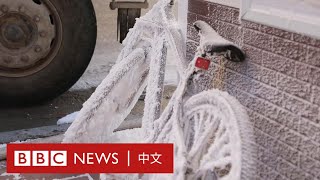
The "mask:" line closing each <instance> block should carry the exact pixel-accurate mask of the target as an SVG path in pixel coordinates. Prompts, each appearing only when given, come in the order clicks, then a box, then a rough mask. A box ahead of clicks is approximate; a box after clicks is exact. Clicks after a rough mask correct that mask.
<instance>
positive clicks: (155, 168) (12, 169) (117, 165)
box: [7, 144, 173, 173]
mask: <svg viewBox="0 0 320 180" xmlns="http://www.w3.org/2000/svg"><path fill="white" fill-rule="evenodd" d="M7 172H8V173H173V144H9V145H8V146H7Z"/></svg>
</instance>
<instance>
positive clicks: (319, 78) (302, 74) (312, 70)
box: [296, 62, 320, 86]
mask: <svg viewBox="0 0 320 180" xmlns="http://www.w3.org/2000/svg"><path fill="white" fill-rule="evenodd" d="M296 77H297V79H300V80H303V81H306V82H309V83H311V84H314V85H317V86H320V68H316V67H314V66H310V65H307V64H304V63H298V62H297V63H296Z"/></svg>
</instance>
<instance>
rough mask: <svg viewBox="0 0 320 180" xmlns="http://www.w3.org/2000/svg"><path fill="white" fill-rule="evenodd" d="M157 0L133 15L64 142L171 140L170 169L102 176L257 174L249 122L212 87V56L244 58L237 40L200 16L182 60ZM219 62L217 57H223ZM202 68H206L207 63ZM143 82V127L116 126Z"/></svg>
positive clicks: (164, 4) (168, 10)
mask: <svg viewBox="0 0 320 180" xmlns="http://www.w3.org/2000/svg"><path fill="white" fill-rule="evenodd" d="M172 7H173V1H170V0H160V1H159V2H158V3H157V4H156V5H155V6H154V7H153V8H152V10H151V11H150V12H148V13H147V14H146V15H145V16H143V17H141V18H140V19H137V22H136V25H135V26H134V28H133V29H131V30H130V32H129V34H128V36H127V38H126V39H125V41H124V45H125V47H124V49H123V50H122V52H121V54H120V55H119V58H118V61H117V63H116V64H115V66H114V67H113V68H112V70H111V72H110V74H109V75H108V76H107V77H106V79H105V80H104V81H103V82H102V84H101V85H100V86H99V87H98V88H97V90H96V92H95V93H94V94H93V95H92V96H91V97H90V99H89V100H88V101H87V102H86V103H85V104H84V106H83V109H82V110H81V111H80V113H79V114H78V117H77V118H76V120H75V121H74V123H73V124H72V125H71V127H70V128H69V129H68V131H67V132H66V134H65V138H64V140H63V142H65V143H79V142H84V143H92V142H96V143H114V142H117V143H122V142H127V143H137V142H138V143H139V142H141V143H174V145H175V167H174V170H175V172H174V174H162V175H159V174H153V175H150V174H146V175H143V176H141V175H140V176H139V175H127V176H126V175H110V174H109V175H107V174H104V175H102V176H101V178H102V179H112V178H114V179H227V180H229V179H230V180H236V179H251V178H252V177H253V176H254V175H255V169H254V168H255V164H254V158H253V157H254V155H255V150H254V148H253V146H251V145H252V143H253V138H252V128H251V126H250V123H249V121H248V116H247V114H246V112H245V110H244V108H243V107H242V106H241V104H240V103H239V102H238V101H237V100H236V99H235V98H233V97H231V96H230V95H228V94H227V93H226V92H222V91H220V90H217V89H213V87H214V84H215V83H212V81H213V79H214V76H215V74H214V73H213V71H214V66H216V65H215V64H214V63H211V65H208V62H210V61H215V60H219V59H229V60H232V61H242V60H244V58H245V57H244V53H243V52H242V51H241V50H240V48H238V47H237V46H236V45H235V44H233V43H231V42H229V41H227V40H225V39H223V38H222V37H221V36H219V35H218V34H217V33H216V32H215V31H214V30H213V29H212V28H211V27H210V26H209V25H208V24H206V23H204V22H201V21H198V22H196V23H195V28H196V29H197V30H198V31H199V34H200V36H201V44H200V46H199V48H198V52H197V54H196V57H206V58H208V57H210V58H209V59H210V60H203V59H201V58H195V59H194V60H193V61H192V62H188V61H187V60H186V57H185V43H184V40H183V36H182V34H181V31H180V29H179V26H178V24H177V23H176V21H175V19H174V15H173V12H172ZM168 48H170V50H172V51H173V52H174V53H175V54H176V55H177V59H176V64H177V67H178V72H179V74H180V82H179V85H178V87H177V90H176V91H175V92H174V94H173V96H172V98H171V100H170V102H169V104H168V105H167V107H166V108H165V110H164V111H163V112H162V113H161V110H160V106H161V99H162V92H163V85H164V75H165V65H166V59H167V50H168ZM221 62H222V61H221ZM206 69H208V70H206ZM145 88H146V98H145V109H144V116H143V119H142V127H141V128H136V129H128V130H124V131H119V132H114V130H115V129H116V128H118V127H119V125H120V124H121V123H122V122H123V121H124V119H125V118H126V117H127V116H128V114H129V113H130V111H131V110H132V109H133V107H134V105H135V104H136V103H137V101H138V99H139V97H140V95H141V94H142V92H143V91H144V90H145Z"/></svg>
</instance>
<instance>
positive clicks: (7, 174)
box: [0, 173, 22, 180]
mask: <svg viewBox="0 0 320 180" xmlns="http://www.w3.org/2000/svg"><path fill="white" fill-rule="evenodd" d="M7 176H13V177H12V179H13V180H20V179H22V177H21V175H20V174H10V173H2V174H1V175H0V177H7ZM10 179H11V178H10Z"/></svg>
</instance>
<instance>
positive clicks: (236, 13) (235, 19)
mask: <svg viewBox="0 0 320 180" xmlns="http://www.w3.org/2000/svg"><path fill="white" fill-rule="evenodd" d="M232 23H233V24H237V25H240V24H241V22H240V12H239V9H234V10H233V14H232Z"/></svg>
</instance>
